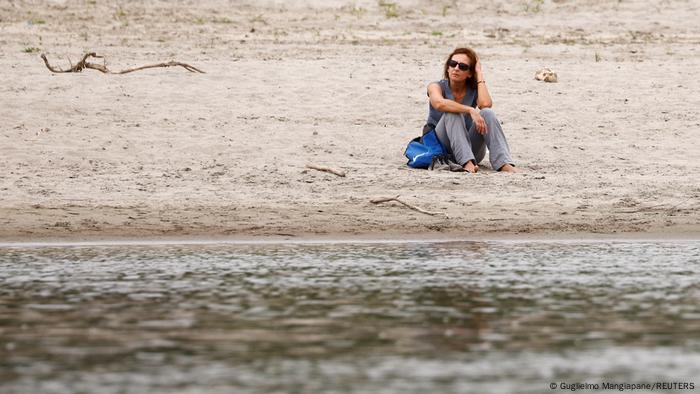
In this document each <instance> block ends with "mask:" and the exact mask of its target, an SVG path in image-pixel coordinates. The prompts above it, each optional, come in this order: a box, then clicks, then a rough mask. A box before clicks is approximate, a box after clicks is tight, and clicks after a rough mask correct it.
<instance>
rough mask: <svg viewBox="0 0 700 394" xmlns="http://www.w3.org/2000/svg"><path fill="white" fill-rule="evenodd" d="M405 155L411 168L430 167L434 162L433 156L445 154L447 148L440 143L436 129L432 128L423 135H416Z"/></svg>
mask: <svg viewBox="0 0 700 394" xmlns="http://www.w3.org/2000/svg"><path fill="white" fill-rule="evenodd" d="M404 155H406V157H407V158H408V163H406V164H408V166H409V167H411V168H428V167H429V166H430V164H431V163H432V162H433V157H435V156H444V155H445V150H444V149H443V147H442V144H441V143H440V140H438V138H437V134H435V130H431V131H429V132H427V133H426V134H424V135H423V137H416V138H414V139H413V140H411V142H409V143H408V146H407V147H406V151H405V152H404Z"/></svg>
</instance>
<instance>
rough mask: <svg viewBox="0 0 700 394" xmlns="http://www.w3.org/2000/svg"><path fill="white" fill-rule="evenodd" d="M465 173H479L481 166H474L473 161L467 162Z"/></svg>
mask: <svg viewBox="0 0 700 394" xmlns="http://www.w3.org/2000/svg"><path fill="white" fill-rule="evenodd" d="M464 171H466V172H471V173H472V174H476V173H477V172H478V171H479V166H477V165H476V164H474V162H473V161H471V160H470V161H468V162H467V164H465V165H464Z"/></svg>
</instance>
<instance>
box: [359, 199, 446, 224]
mask: <svg viewBox="0 0 700 394" xmlns="http://www.w3.org/2000/svg"><path fill="white" fill-rule="evenodd" d="M390 201H396V202H398V203H399V204H403V205H405V206H407V207H408V208H411V209H413V210H414V211H418V212H420V213H424V214H426V215H430V216H438V215H444V216H445V219H449V218H450V217H449V216H447V213H445V212H430V211H426V210H425V209H422V208H418V207H417V206H415V205H411V204H409V203H407V202H405V201H403V200H400V199H399V196H396V197H379V198H375V199H372V200H369V202H371V203H372V204H381V203H383V202H390Z"/></svg>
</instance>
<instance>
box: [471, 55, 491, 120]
mask: <svg viewBox="0 0 700 394" xmlns="http://www.w3.org/2000/svg"><path fill="white" fill-rule="evenodd" d="M474 76H475V77H476V81H477V83H476V91H477V95H476V106H477V107H479V108H491V107H492V106H493V100H492V99H491V93H489V88H487V87H486V81H485V80H484V72H483V71H482V70H481V60H480V59H478V58H477V59H476V66H475V67H474Z"/></svg>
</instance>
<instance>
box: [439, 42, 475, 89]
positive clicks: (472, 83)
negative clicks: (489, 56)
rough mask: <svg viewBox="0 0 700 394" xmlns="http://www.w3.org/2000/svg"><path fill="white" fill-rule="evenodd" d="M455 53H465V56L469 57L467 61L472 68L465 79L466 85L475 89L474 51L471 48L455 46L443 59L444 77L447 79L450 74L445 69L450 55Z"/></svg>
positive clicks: (447, 66) (450, 57)
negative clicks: (469, 74)
mask: <svg viewBox="0 0 700 394" xmlns="http://www.w3.org/2000/svg"><path fill="white" fill-rule="evenodd" d="M457 54H464V55H467V57H469V63H471V65H472V70H471V72H472V76H471V77H469V79H467V81H466V82H467V86H469V87H470V88H472V89H476V83H477V80H476V74H475V73H474V67H475V66H476V52H474V50H473V49H471V48H457V49H455V50H454V51H452V53H450V56H448V57H447V59H446V60H445V72H444V75H445V79H446V80H448V81H449V80H450V74H449V73H448V72H447V69H448V68H450V66H449V64H448V63H449V62H450V59H452V56H454V55H457Z"/></svg>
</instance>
